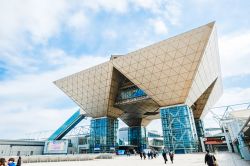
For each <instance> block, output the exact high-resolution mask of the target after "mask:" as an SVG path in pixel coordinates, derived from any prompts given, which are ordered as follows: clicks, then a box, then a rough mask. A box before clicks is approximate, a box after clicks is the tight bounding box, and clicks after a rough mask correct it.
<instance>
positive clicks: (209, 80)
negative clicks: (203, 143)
mask: <svg viewBox="0 0 250 166" xmlns="http://www.w3.org/2000/svg"><path fill="white" fill-rule="evenodd" d="M213 82H214V84H215V85H213ZM218 88H219V89H221V88H222V85H221V71H220V60H219V52H218V43H217V34H216V28H215V27H213V30H212V33H211V36H210V38H209V41H208V43H207V46H206V49H205V51H204V55H203V56H202V59H201V61H200V64H199V67H198V69H197V72H196V75H195V78H194V80H193V83H192V86H191V88H190V91H189V94H188V97H187V100H186V104H187V105H189V106H192V105H193V104H195V107H196V110H194V116H195V118H199V117H200V116H201V115H205V114H203V110H205V111H204V113H206V112H207V111H206V109H208V108H209V107H212V105H213V104H215V99H218V98H219V97H220V96H221V94H222V91H221V90H219V89H218ZM215 89H216V90H215ZM212 93H213V94H212ZM214 93H216V94H214ZM213 98H214V99H213Z"/></svg>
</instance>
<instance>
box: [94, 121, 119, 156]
mask: <svg viewBox="0 0 250 166" xmlns="http://www.w3.org/2000/svg"><path fill="white" fill-rule="evenodd" d="M117 129H118V120H117V119H115V118H109V117H103V118H96V119H92V120H91V126H90V152H91V153H93V152H114V151H115V149H116V148H117V146H118V143H117Z"/></svg>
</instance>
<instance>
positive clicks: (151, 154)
mask: <svg viewBox="0 0 250 166" xmlns="http://www.w3.org/2000/svg"><path fill="white" fill-rule="evenodd" d="M150 157H151V159H153V157H154V156H153V151H152V150H151V151H150Z"/></svg>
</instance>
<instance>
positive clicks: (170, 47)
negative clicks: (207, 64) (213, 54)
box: [112, 24, 212, 106]
mask: <svg viewBox="0 0 250 166" xmlns="http://www.w3.org/2000/svg"><path fill="white" fill-rule="evenodd" d="M211 29H212V28H211V24H207V25H205V26H202V27H199V28H196V29H193V30H191V31H188V32H186V33H183V34H181V35H178V36H175V37H172V38H170V39H167V40H164V41H162V42H159V43H156V44H153V45H151V46H148V47H145V48H142V49H140V50H137V51H135V52H132V53H129V54H127V55H124V56H122V57H119V58H117V59H113V60H112V62H113V64H114V67H115V68H116V69H117V70H119V71H120V72H121V73H122V74H124V75H125V76H126V77H127V78H128V79H130V80H131V81H132V82H133V83H134V84H135V85H137V86H138V87H139V88H141V89H143V90H144V91H145V92H146V93H147V94H148V95H149V96H150V97H151V98H152V99H153V100H154V101H155V102H157V103H158V104H159V105H160V106H166V105H173V104H180V103H184V102H185V100H186V97H187V95H188V89H190V87H191V85H192V80H193V78H194V76H195V73H196V70H197V68H198V65H199V62H200V59H201V57H202V54H203V52H204V48H205V46H206V43H207V41H208V39H209V36H210V33H211Z"/></svg>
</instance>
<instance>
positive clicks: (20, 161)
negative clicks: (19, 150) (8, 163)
mask: <svg viewBox="0 0 250 166" xmlns="http://www.w3.org/2000/svg"><path fill="white" fill-rule="evenodd" d="M21 164H22V160H21V156H19V157H18V160H17V163H16V166H21Z"/></svg>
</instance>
